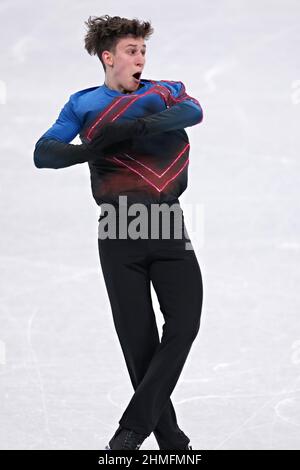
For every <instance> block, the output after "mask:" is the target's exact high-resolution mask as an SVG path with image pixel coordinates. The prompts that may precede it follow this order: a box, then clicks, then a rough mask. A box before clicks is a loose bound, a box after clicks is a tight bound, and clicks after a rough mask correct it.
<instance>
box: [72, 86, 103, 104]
mask: <svg viewBox="0 0 300 470" xmlns="http://www.w3.org/2000/svg"><path fill="white" fill-rule="evenodd" d="M98 88H99V86H93V87H90V88H84V89H83V90H79V91H75V93H72V94H71V95H70V100H71V101H73V103H76V101H78V100H79V98H81V97H82V96H86V95H88V94H90V93H91V92H93V91H96V90H98Z"/></svg>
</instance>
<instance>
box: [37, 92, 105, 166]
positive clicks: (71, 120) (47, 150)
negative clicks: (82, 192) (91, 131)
mask: <svg viewBox="0 0 300 470" xmlns="http://www.w3.org/2000/svg"><path fill="white" fill-rule="evenodd" d="M72 96H73V95H71V97H70V99H69V101H68V102H67V103H66V104H65V105H64V107H63V108H62V110H61V112H60V114H59V116H58V118H57V119H56V122H55V123H54V124H53V126H52V127H51V128H50V129H48V131H47V132H45V133H44V134H43V135H42V136H41V137H40V138H39V140H38V141H37V142H36V145H35V149H34V157H33V160H34V164H35V166H36V167H37V168H54V169H58V168H66V167H69V166H71V165H76V164H78V163H84V162H87V161H88V160H94V159H97V157H98V158H99V151H100V150H99V149H97V153H95V152H93V151H92V150H91V149H90V147H89V145H88V144H81V145H73V144H70V143H69V142H71V141H72V140H73V139H74V138H75V137H76V135H77V134H78V133H79V131H80V129H81V122H80V120H79V119H78V117H77V115H76V114H75V113H74V111H73V101H72V100H73V98H72Z"/></svg>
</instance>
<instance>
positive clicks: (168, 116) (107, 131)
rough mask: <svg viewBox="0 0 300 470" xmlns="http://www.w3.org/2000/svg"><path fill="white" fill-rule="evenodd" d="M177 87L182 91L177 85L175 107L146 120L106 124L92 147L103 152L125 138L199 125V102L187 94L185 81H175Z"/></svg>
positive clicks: (95, 138) (139, 119)
mask: <svg viewBox="0 0 300 470" xmlns="http://www.w3.org/2000/svg"><path fill="white" fill-rule="evenodd" d="M175 84H176V85H177V87H178V84H179V92H178V88H177V90H176V91H177V93H175V92H174V90H175V85H173V87H174V88H173V93H174V95H175V96H171V97H170V100H169V102H171V104H172V103H174V104H173V105H172V106H171V107H168V108H167V109H165V110H164V111H161V112H159V113H155V114H151V115H150V116H147V117H144V118H138V119H134V120H126V121H121V122H118V121H113V122H109V123H107V124H105V125H104V126H103V127H101V128H100V129H99V131H98V132H97V133H96V134H95V136H94V137H93V139H92V141H91V142H90V146H91V148H94V149H98V148H99V149H101V148H104V147H105V146H107V145H110V144H114V143H117V142H121V141H122V140H124V139H128V138H136V137H144V136H149V135H154V134H159V133H161V132H168V131H173V130H176V129H183V128H185V127H190V126H194V125H195V124H199V123H200V122H201V121H202V119H203V111H202V108H201V106H200V104H199V102H198V101H197V100H196V99H195V98H192V97H190V96H189V95H187V94H186V92H185V87H184V85H183V83H182V82H175ZM176 94H177V96H176Z"/></svg>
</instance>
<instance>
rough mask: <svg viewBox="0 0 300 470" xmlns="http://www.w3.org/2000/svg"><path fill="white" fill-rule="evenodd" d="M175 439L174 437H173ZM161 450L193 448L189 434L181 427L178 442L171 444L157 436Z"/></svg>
mask: <svg viewBox="0 0 300 470" xmlns="http://www.w3.org/2000/svg"><path fill="white" fill-rule="evenodd" d="M173 439H174V438H173ZM157 441H158V446H159V450H193V449H192V446H191V445H190V440H189V438H188V437H187V435H186V434H185V433H184V432H183V431H182V430H181V429H180V431H179V432H178V436H177V438H176V442H177V443H176V444H175V445H170V444H167V443H166V442H164V441H163V440H162V439H161V438H160V437H158V436H157Z"/></svg>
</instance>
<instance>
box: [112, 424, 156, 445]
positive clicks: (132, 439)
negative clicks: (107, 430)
mask: <svg viewBox="0 0 300 470" xmlns="http://www.w3.org/2000/svg"><path fill="white" fill-rule="evenodd" d="M147 437H148V434H139V433H137V432H135V431H133V430H132V429H126V428H122V427H121V426H119V427H118V429H117V431H116V432H115V434H114V435H113V437H112V438H111V440H110V441H109V444H108V445H107V446H106V447H105V450H139V448H140V446H141V445H142V443H143V442H144V440H145V439H146V438H147Z"/></svg>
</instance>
